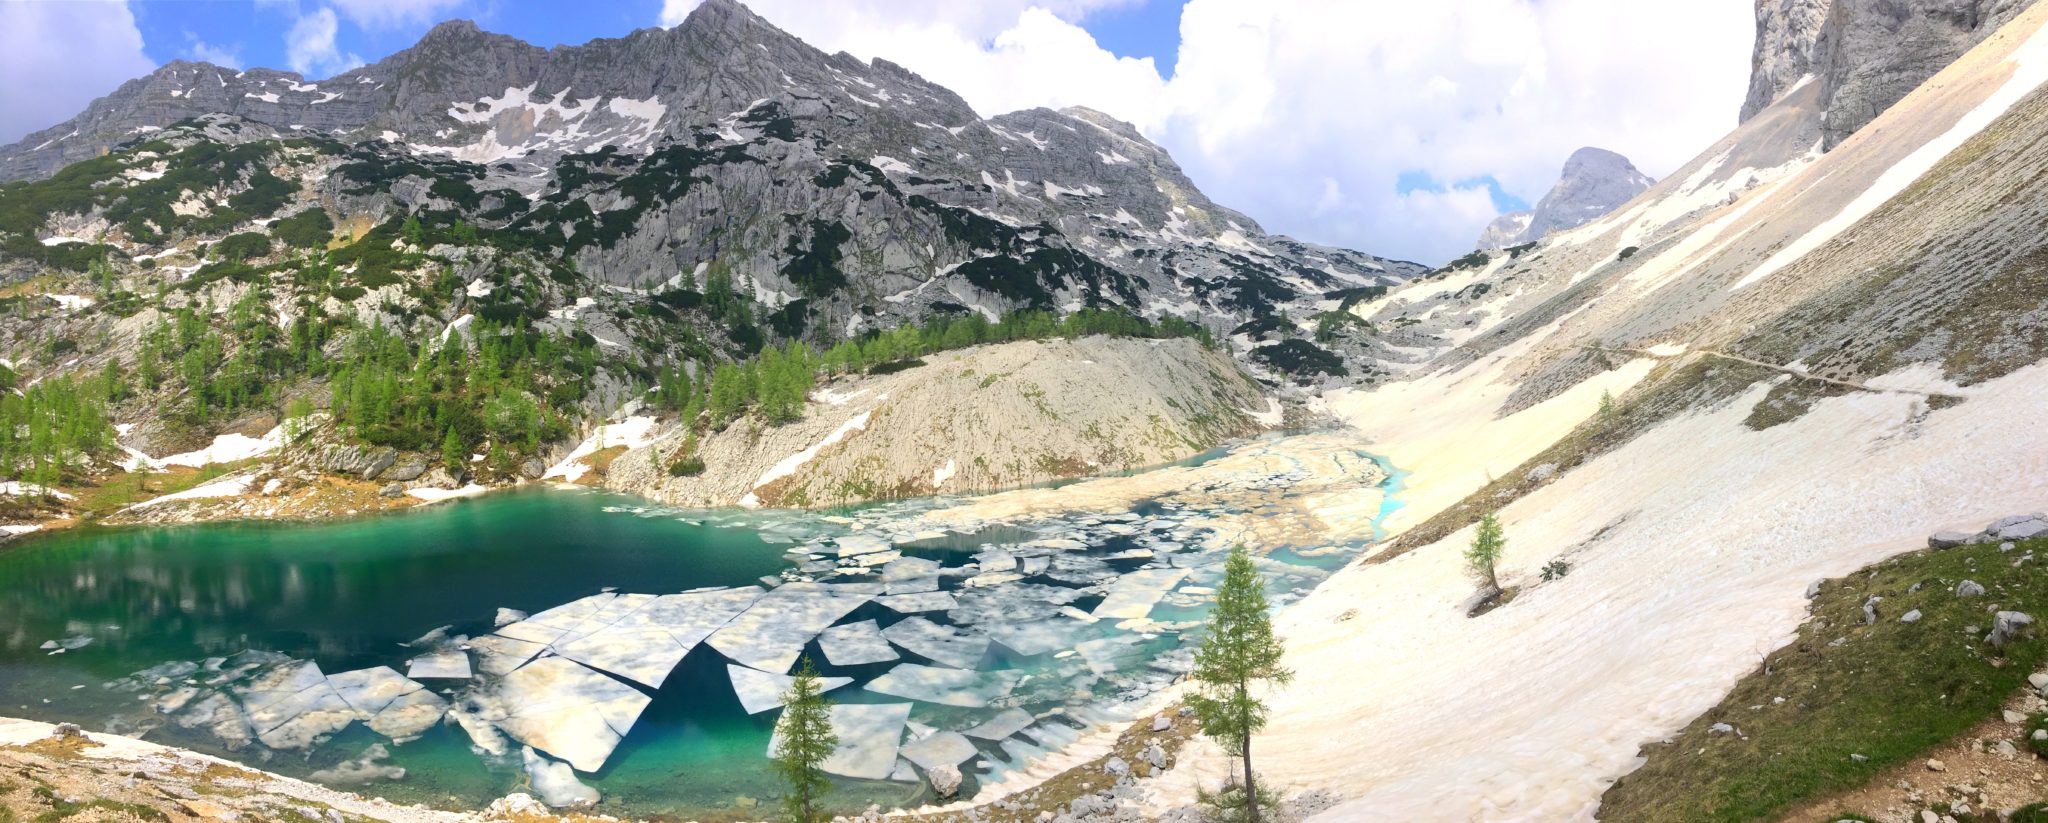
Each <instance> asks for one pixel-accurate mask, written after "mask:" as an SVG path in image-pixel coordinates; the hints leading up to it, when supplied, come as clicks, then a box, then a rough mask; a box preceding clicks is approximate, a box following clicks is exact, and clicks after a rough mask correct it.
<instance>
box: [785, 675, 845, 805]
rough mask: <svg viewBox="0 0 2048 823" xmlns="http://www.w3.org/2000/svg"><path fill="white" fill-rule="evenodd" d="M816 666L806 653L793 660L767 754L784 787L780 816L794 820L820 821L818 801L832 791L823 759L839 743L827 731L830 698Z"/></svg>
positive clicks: (828, 726) (829, 728)
mask: <svg viewBox="0 0 2048 823" xmlns="http://www.w3.org/2000/svg"><path fill="white" fill-rule="evenodd" d="M823 694H824V691H823V689H822V688H820V686H819V684H818V670H817V668H816V667H814V666H812V665H811V658H810V657H809V656H805V657H804V658H803V662H802V663H800V664H798V666H797V670H796V680H795V681H793V682H791V683H790V684H789V690H788V691H786V692H783V693H782V702H783V708H782V717H781V719H779V720H777V721H776V724H775V731H776V740H775V751H774V753H773V754H772V755H771V758H772V759H773V761H774V768H775V772H776V773H777V774H779V775H781V776H782V781H783V782H784V783H785V784H788V786H789V794H787V795H784V796H783V798H782V809H783V813H784V815H785V816H787V817H788V818H789V819H790V820H791V821H795V823H811V821H814V820H817V819H819V815H820V812H819V809H818V799H819V798H820V797H821V796H823V795H824V794H825V793H826V792H828V791H831V790H832V781H831V780H829V779H827V778H826V777H825V771H824V768H823V767H824V763H825V758H827V757H831V756H832V749H833V748H834V747H836V746H838V745H839V735H838V734H836V733H834V732H833V731H832V702H831V701H829V700H826V699H825V698H824V696H823Z"/></svg>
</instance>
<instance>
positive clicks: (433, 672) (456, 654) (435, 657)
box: [405, 649, 470, 680]
mask: <svg viewBox="0 0 2048 823" xmlns="http://www.w3.org/2000/svg"><path fill="white" fill-rule="evenodd" d="M405 676H407V677H410V678H413V679H415V680H418V679H420V678H431V679H435V680H468V679H469V677H470V671H469V655H468V654H465V653H464V652H463V651H462V650H460V649H449V650H447V651H439V652H434V653H433V654H423V655H420V656H419V657H415V658H413V659H412V662H410V663H408V664H406V670H405Z"/></svg>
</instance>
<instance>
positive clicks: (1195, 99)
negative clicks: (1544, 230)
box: [662, 0, 1754, 261]
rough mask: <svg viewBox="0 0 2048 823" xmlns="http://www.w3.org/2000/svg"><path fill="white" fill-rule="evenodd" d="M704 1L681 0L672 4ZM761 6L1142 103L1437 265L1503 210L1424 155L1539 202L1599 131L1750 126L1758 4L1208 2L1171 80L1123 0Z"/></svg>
mask: <svg viewBox="0 0 2048 823" xmlns="http://www.w3.org/2000/svg"><path fill="white" fill-rule="evenodd" d="M1155 1H1157V0H1155ZM696 4H697V3H696V0H668V1H667V3H666V4H665V5H664V7H663V17H662V19H663V22H664V23H669V24H673V23H675V22H679V21H680V20H681V19H682V18H683V16H684V15H685V14H687V13H688V11H689V9H691V8H694V7H695V6H696ZM750 5H751V7H752V8H754V9H755V10H756V11H757V12H758V13H760V14H761V15H762V16H763V17H766V18H767V19H768V20H769V21H770V22H773V23H775V24H776V25H779V26H782V27H784V28H786V29H788V30H789V31H791V32H792V33H794V34H796V35H797V36H799V37H802V38H804V39H805V40H807V41H809V42H810V43H812V44H813V45H816V46H818V47H819V48H822V49H825V50H826V51H841V50H843V51H847V52H851V53H853V54H855V55H857V56H860V57H864V58H873V57H884V58H887V59H889V60H892V61H895V62H897V63H901V64H903V65H905V66H907V67H909V68H910V69H911V70H913V71H916V72H918V73H920V74H923V75H924V76H925V77H927V78H930V79H931V80H933V81H934V82H937V83H940V84H942V85H945V86H947V87H949V88H951V89H953V90H955V91H957V92H959V93H960V95H961V96H962V97H964V98H966V99H967V100H968V102H969V103H970V104H972V105H973V106H974V107H975V108H976V110H977V111H980V112H981V113H982V114H984V115H988V114H996V113H1000V112H1004V111H1011V110H1015V109H1019V108H1028V107H1031V106H1052V107H1059V106H1066V105H1077V104H1078V105H1087V106H1090V107H1093V108H1097V109H1101V110H1103V111H1106V112H1109V113H1110V114H1112V115H1115V116H1117V117H1119V118H1121V119H1124V120H1129V121H1131V122H1133V123H1134V124H1136V125H1137V126H1138V127H1139V128H1140V129H1141V130H1143V131H1144V133H1145V134H1146V135H1147V136H1149V137H1151V138H1153V139H1154V140H1156V141H1158V142H1159V143H1160V144H1161V145H1164V146H1165V147H1166V148H1167V149H1168V150H1169V151H1170V152H1172V154H1173V156H1174V157H1175V159H1177V160H1179V161H1180V163H1181V165H1182V166H1184V167H1185V168H1186V170H1187V171H1188V174H1189V176H1190V177H1192V178H1193V179H1194V180H1195V182H1196V183H1197V184H1198V185H1200V186H1201V187H1202V189H1203V191H1205V192H1206V193H1208V194H1209V195H1210V196H1211V197H1212V198H1214V199H1215V200H1217V201H1218V202H1220V203H1223V204H1225V205H1227V206H1230V207H1233V208H1236V209H1239V210H1241V211H1244V212H1246V213H1248V214H1250V215H1252V216H1253V217H1255V218H1257V219H1259V220H1260V222H1261V223H1262V224H1264V225H1265V227H1266V228H1267V230H1269V231H1279V232H1287V233H1291V234H1296V235H1299V236H1302V237H1304V238H1307V239H1311V240H1316V241H1319V242H1326V243H1334V244H1339V245H1345V246H1350V247H1354V248H1358V249H1361V250H1364V251H1368V252H1372V253H1376V254H1386V255H1390V256H1395V257H1407V258H1414V259H1420V260H1425V261H1441V260H1444V259H1448V258H1450V257H1453V256H1456V255H1457V254H1460V253H1462V252H1464V251H1466V250H1467V249H1469V248H1470V247H1471V245H1472V242H1473V240H1474V239H1475V238H1476V237H1477V235H1478V233H1479V230H1480V229H1481V228H1482V227H1483V226H1484V225H1485V224H1486V222H1488V221H1489V220H1491V219H1492V217H1493V216H1494V210H1493V209H1492V207H1491V205H1490V204H1489V203H1488V202H1487V201H1486V199H1485V197H1484V190H1483V189H1482V188H1479V187H1476V186H1469V185H1467V186H1453V187H1452V188H1451V189H1449V190H1448V191H1444V192H1437V193H1429V192H1411V193H1409V194H1407V195H1402V194H1400V193H1399V192H1397V191H1396V190H1395V181H1396V179H1397V178H1398V177H1399V176H1400V175H1401V173H1402V172H1404V171H1410V170H1415V171H1422V172H1426V173H1427V174H1429V175H1430V176H1431V177H1432V178H1434V179H1436V180H1440V181H1447V182H1455V181H1464V180H1470V179H1473V178H1477V177H1481V176H1492V177H1494V178H1496V179H1498V180H1499V181H1500V182H1501V184H1502V185H1503V186H1504V187H1505V188H1506V189H1507V190H1508V191H1509V192H1511V193H1514V194H1516V195H1518V196H1521V197H1523V198H1525V199H1527V200H1530V201H1534V200H1536V199H1537V198H1539V197H1540V196H1542V194H1543V192H1544V191H1545V190H1546V189H1547V188H1548V187H1549V186H1550V184H1551V183H1552V182H1554V181H1555V179H1556V177H1557V171H1558V168H1559V167H1560V166H1561V165H1563V163H1564V159H1565V157H1566V156H1568V155H1569V154H1570V153H1571V152H1572V150H1574V149H1576V148H1578V147H1580V146H1584V145H1596V146H1601V147H1603V148H1609V149H1613V150H1615V151H1619V152H1621V153H1623V154H1625V155H1628V156H1629V158H1630V159H1631V160H1633V161H1635V163H1636V165H1637V166H1638V167H1639V168H1642V169H1643V170H1644V171H1645V172H1647V173H1649V174H1652V175H1656V176H1662V175H1664V174H1667V173H1669V172H1670V171H1671V170H1673V169H1675V168H1677V167H1678V166H1679V165H1681V164H1682V163H1683V162H1684V161H1686V160H1688V159H1690V158H1691V157H1692V155H1694V154H1695V153H1697V152H1698V151H1699V150H1700V149H1703V148H1705V147H1706V146H1707V145H1708V144H1709V143H1711V142H1712V141H1713V140H1714V139H1715V138H1718V137H1719V136H1720V135H1722V134H1723V133H1725V132H1726V131H1727V130H1728V129H1729V128H1731V127H1733V126H1734V125H1735V115H1736V110H1737V108H1738V107H1739V106H1740V104H1741V100H1742V95H1743V93H1744V91H1745V89H1746V82H1745V78H1746V77H1747V73H1748V70H1749V49H1750V45H1751V38H1752V36H1753V32H1754V28H1753V26H1754V21H1753V19H1752V17H1751V9H1750V8H1749V5H1750V4H1747V3H1740V2H1729V0H1667V1H1666V2H1658V3H1642V2H1639V0H1456V2H1443V3H1407V4H1394V3H1359V2H1353V3H1331V2H1324V1H1323V0H1190V2H1188V4H1187V6H1186V8H1185V10H1184V12H1183V16H1182V20H1181V31H1180V34H1181V46H1180V53H1179V60H1178V64H1177V66H1176V68H1175V75H1174V77H1173V78H1172V79H1171V80H1170V81H1162V80H1161V79H1160V78H1159V77H1158V75H1157V74H1156V73H1155V72H1154V71H1153V66H1152V65H1151V64H1150V62H1149V61H1140V60H1131V59H1127V58H1125V59H1120V58H1117V57H1115V56H1114V55H1111V54H1110V53H1109V52H1107V51H1104V50H1103V49H1102V48H1101V47H1099V46H1098V45H1097V44H1096V43H1095V41H1094V39H1093V38H1092V37H1090V36H1089V35H1088V33H1087V32H1086V31H1084V30H1083V29H1082V28H1081V27H1080V26H1078V25H1076V24H1075V23H1074V22H1073V21H1075V20H1085V17H1086V15H1087V14H1088V13H1089V12H1090V11H1093V10H1096V9H1099V8H1102V7H1105V6H1108V5H1112V3H1111V2H1105V0H1065V2H1040V3H1032V2H1029V0H986V1H985V2H946V1H945V0H900V1H899V2H887V1H885V0H846V2H842V3H837V4H830V5H826V6H822V7H820V6H818V5H817V4H813V3H808V2H804V1H803V0H754V2H752V3H751V4H750ZM1041 7H1043V8H1041Z"/></svg>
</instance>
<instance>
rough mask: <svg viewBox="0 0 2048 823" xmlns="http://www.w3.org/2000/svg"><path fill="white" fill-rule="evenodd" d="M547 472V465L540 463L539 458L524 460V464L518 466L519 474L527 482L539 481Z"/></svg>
mask: <svg viewBox="0 0 2048 823" xmlns="http://www.w3.org/2000/svg"><path fill="white" fill-rule="evenodd" d="M547 471H548V466H547V464H546V463H542V462H540V458H537V457H529V458H526V462H524V463H521V464H519V473H520V474H522V475H525V477H526V479H528V480H539V479H540V476H541V475H543V474H546V473H547Z"/></svg>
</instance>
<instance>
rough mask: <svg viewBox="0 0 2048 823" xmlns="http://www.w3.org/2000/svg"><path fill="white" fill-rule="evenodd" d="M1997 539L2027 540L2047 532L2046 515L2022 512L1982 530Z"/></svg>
mask: <svg viewBox="0 0 2048 823" xmlns="http://www.w3.org/2000/svg"><path fill="white" fill-rule="evenodd" d="M1984 531H1985V532H1986V533H1988V534H1990V535H1991V537H1993V538H1995V539H1998V540H2027V539H2031V538H2035V537H2040V536H2041V535H2044V534H2048V515H2042V514H2038V513H2037V514H2023V515H2014V516H2012V517H2007V518H2002V519H2000V520H1999V521H1998V522H1996V523H1993V524H1991V527H1990V528H1988V529H1985V530H1984Z"/></svg>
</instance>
